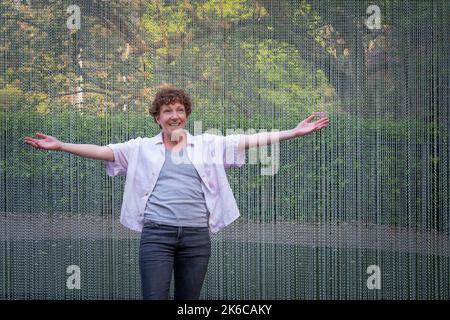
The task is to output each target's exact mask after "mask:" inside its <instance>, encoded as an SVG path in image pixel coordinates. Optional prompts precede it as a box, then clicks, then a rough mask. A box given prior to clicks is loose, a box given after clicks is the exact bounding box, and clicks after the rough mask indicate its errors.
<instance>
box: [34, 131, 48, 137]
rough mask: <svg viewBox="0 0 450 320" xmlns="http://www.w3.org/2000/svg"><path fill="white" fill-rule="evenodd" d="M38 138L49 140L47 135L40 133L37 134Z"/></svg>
mask: <svg viewBox="0 0 450 320" xmlns="http://www.w3.org/2000/svg"><path fill="white" fill-rule="evenodd" d="M36 136H37V137H41V138H47V135H46V134H43V133H40V132H37V133H36Z"/></svg>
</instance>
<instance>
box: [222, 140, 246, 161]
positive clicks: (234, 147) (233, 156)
mask: <svg viewBox="0 0 450 320" xmlns="http://www.w3.org/2000/svg"><path fill="white" fill-rule="evenodd" d="M241 137H242V135H240V134H233V135H228V136H225V137H223V142H224V143H223V147H224V150H223V164H224V167H225V168H236V167H238V168H240V167H242V166H243V165H244V164H245V149H242V150H239V141H240V140H241Z"/></svg>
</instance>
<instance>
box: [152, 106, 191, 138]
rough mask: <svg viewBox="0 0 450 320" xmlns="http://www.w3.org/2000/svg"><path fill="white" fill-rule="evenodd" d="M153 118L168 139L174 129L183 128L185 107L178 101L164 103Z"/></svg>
mask: <svg viewBox="0 0 450 320" xmlns="http://www.w3.org/2000/svg"><path fill="white" fill-rule="evenodd" d="M155 119H156V122H157V123H158V124H159V125H160V126H161V128H162V131H163V134H164V137H165V139H167V140H170V138H171V136H172V133H173V132H174V131H176V130H178V129H184V126H185V125H186V121H187V115H186V108H185V107H184V105H183V104H181V103H179V102H175V103H172V104H164V105H162V106H161V109H160V111H159V114H158V116H156V118H155Z"/></svg>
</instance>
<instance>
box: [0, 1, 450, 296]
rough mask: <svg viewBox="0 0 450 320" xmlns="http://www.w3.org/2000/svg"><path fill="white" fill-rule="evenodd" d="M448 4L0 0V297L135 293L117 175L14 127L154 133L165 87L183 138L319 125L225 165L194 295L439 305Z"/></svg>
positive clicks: (444, 269) (90, 140) (449, 118)
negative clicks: (322, 123)
mask: <svg viewBox="0 0 450 320" xmlns="http://www.w3.org/2000/svg"><path fill="white" fill-rule="evenodd" d="M449 17H450V2H448V1H445V0H436V1H397V0H380V1H359V0H353V1H324V0H322V1H314V2H312V1H275V0H273V1H269V0H258V1H250V0H202V1H194V0H183V1H176V0H172V1H169V0H166V1H163V0H157V1H138V0H136V1H100V0H97V1H96V0H92V1H61V0H48V1H44V0H42V1H34V0H33V1H19V0H17V1H8V0H1V1H0V30H1V32H0V102H1V103H0V107H1V113H0V119H1V122H0V123H1V130H0V141H1V149H0V165H1V167H0V168H1V170H0V181H1V182H0V197H1V201H0V204H1V208H0V298H1V299H140V298H141V291H140V278H139V270H138V263H137V261H138V260H137V259H138V246H139V234H137V233H134V232H132V231H128V230H127V229H125V228H124V227H123V226H121V225H120V223H119V221H118V219H119V215H120V207H121V203H122V194H123V188H124V177H115V178H111V177H108V176H107V175H106V173H105V168H104V163H102V162H101V161H95V160H90V159H84V158H80V157H76V156H74V155H70V154H67V153H62V152H49V151H43V150H36V149H33V148H32V147H30V146H28V145H26V144H24V143H23V138H24V137H25V136H32V135H34V134H35V133H36V132H43V133H46V134H49V135H53V136H56V137H57V138H59V139H60V140H62V141H64V142H71V143H86V144H97V145H106V144H108V143H117V142H124V141H127V140H129V139H131V138H135V137H137V136H142V137H143V136H148V137H150V136H153V135H155V134H157V133H158V132H159V128H158V126H157V125H156V124H155V123H154V121H153V119H152V118H151V117H150V116H149V115H148V106H149V104H150V103H151V101H152V97H153V96H154V94H155V92H156V91H157V90H158V86H160V85H162V84H164V83H169V84H173V85H176V86H179V87H182V88H185V89H186V90H187V91H188V92H190V93H191V95H192V97H193V100H194V109H193V113H192V114H191V116H190V118H189V122H188V126H187V129H188V130H189V131H190V132H191V133H195V134H200V133H202V132H205V131H207V130H211V129H215V130H218V131H220V132H222V133H223V134H226V133H227V132H230V130H237V129H241V130H242V132H244V133H246V132H247V133H250V132H253V131H256V132H259V131H260V130H266V131H270V130H272V129H278V130H286V129H290V128H293V127H294V126H295V125H296V124H297V123H298V122H299V121H301V120H303V119H305V118H306V117H307V116H308V115H310V114H311V112H313V111H325V112H327V113H328V114H329V117H330V120H331V124H330V125H329V126H328V127H327V128H326V129H325V130H322V131H320V132H317V133H315V134H312V135H308V136H305V137H301V138H298V139H296V140H291V141H287V142H282V143H280V145H279V146H278V147H270V148H267V149H260V151H258V152H256V153H254V154H253V156H254V157H256V159H257V161H254V163H251V164H247V165H246V166H244V167H242V168H240V169H231V170H229V171H227V173H228V177H229V181H230V185H231V187H232V189H233V192H234V195H235V197H236V200H237V202H238V206H239V209H240V211H241V218H240V219H239V220H238V221H237V222H235V223H234V224H232V225H231V226H229V227H227V228H226V229H225V230H223V231H221V232H219V233H218V234H214V235H212V257H211V260H210V264H209V271H208V275H207V279H206V282H205V285H204V287H203V291H202V295H201V297H202V298H205V299H448V298H449V295H450V284H449V276H450V274H449V271H450V270H449V267H450V266H449V262H450V261H449V240H450V239H449V218H450V216H449V188H448V186H449V148H448V147H449V123H450V113H449V70H450V68H449V53H448V52H449V49H450V48H449V42H450V34H449V22H448V21H449V20H448V19H449ZM248 156H249V154H248ZM179 187H181V186H179Z"/></svg>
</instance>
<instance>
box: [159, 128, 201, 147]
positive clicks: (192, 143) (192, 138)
mask: <svg viewBox="0 0 450 320" xmlns="http://www.w3.org/2000/svg"><path fill="white" fill-rule="evenodd" d="M183 130H184V132H185V133H186V137H187V144H188V145H194V137H193V136H191V134H190V133H189V132H188V131H187V130H185V129H183ZM162 143H163V139H162V131H161V132H160V133H159V134H158V135H157V136H155V144H162Z"/></svg>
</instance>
